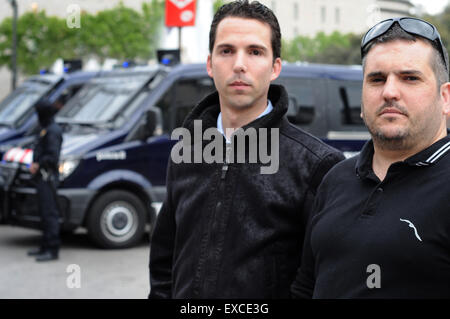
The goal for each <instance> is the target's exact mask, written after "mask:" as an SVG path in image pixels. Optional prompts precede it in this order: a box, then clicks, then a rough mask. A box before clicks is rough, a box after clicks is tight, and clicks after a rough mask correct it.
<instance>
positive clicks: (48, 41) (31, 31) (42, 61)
mask: <svg viewBox="0 0 450 319" xmlns="http://www.w3.org/2000/svg"><path fill="white" fill-rule="evenodd" d="M163 16H164V1H163V0H152V1H149V2H146V3H144V4H143V5H142V11H141V12H137V11H135V10H133V9H130V8H127V7H125V6H124V5H123V4H122V3H120V4H119V5H118V6H116V7H115V8H113V9H109V10H105V11H101V12H99V13H97V14H96V15H92V14H88V13H82V14H81V19H80V22H81V28H73V29H70V28H69V27H67V24H66V19H65V18H58V17H50V16H47V15H46V13H45V11H41V12H39V13H31V12H28V13H25V14H24V15H22V16H20V17H19V19H18V22H17V42H18V56H17V65H18V68H19V71H20V72H22V73H25V74H33V73H37V72H38V71H39V69H42V68H49V67H50V66H51V65H52V64H53V63H54V61H55V60H56V59H57V58H64V59H74V58H88V57H97V58H100V59H101V60H102V59H105V58H107V57H108V58H116V59H120V60H124V59H128V60H139V59H140V60H148V59H150V58H152V57H154V56H155V51H156V48H157V46H158V43H157V35H158V31H159V28H160V27H161V26H162V23H161V21H162V18H163ZM11 47H12V19H11V18H6V19H4V20H3V21H2V23H1V24H0V65H7V66H8V67H10V68H11V65H10V64H11V53H12V49H11Z"/></svg>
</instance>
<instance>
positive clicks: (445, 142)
mask: <svg viewBox="0 0 450 319" xmlns="http://www.w3.org/2000/svg"><path fill="white" fill-rule="evenodd" d="M449 153H450V130H447V136H446V137H444V138H442V139H440V140H439V141H437V142H435V143H434V144H432V145H430V146H429V147H427V148H426V149H424V150H422V151H420V152H419V153H417V154H414V155H413V156H411V157H408V158H407V159H406V160H404V161H403V163H404V164H407V165H409V166H431V165H434V164H436V163H437V162H438V161H439V160H441V159H442V158H444V157H445V155H448V154H449ZM373 154H374V148H373V141H372V140H369V141H368V142H367V143H366V144H365V145H364V147H363V148H362V150H361V153H360V154H359V156H358V159H357V161H356V165H355V169H356V174H357V175H359V176H361V177H366V176H367V175H368V174H369V173H370V172H372V160H373Z"/></svg>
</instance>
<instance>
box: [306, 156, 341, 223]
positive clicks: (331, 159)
mask: <svg viewBox="0 0 450 319" xmlns="http://www.w3.org/2000/svg"><path fill="white" fill-rule="evenodd" d="M344 159H345V157H344V155H343V154H342V153H341V152H339V151H337V150H336V151H335V152H332V153H329V154H328V155H327V156H325V157H324V158H323V159H322V160H321V161H320V162H319V163H318V165H317V167H316V169H315V170H314V172H313V173H312V174H311V179H310V181H309V187H308V190H307V191H306V195H305V196H306V197H305V200H304V204H303V207H302V220H303V228H302V229H303V230H304V229H305V228H306V225H307V223H308V221H309V220H310V219H311V218H312V216H313V214H314V212H313V205H314V201H315V198H316V193H317V189H318V188H319V185H320V183H321V182H322V179H323V178H324V176H325V175H326V174H327V173H328V171H329V170H330V169H331V168H332V167H333V166H334V165H336V164H337V163H339V162H340V161H342V160H344Z"/></svg>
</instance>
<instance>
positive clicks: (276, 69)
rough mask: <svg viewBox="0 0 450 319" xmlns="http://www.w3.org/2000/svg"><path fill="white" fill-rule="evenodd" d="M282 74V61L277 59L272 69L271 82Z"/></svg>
mask: <svg viewBox="0 0 450 319" xmlns="http://www.w3.org/2000/svg"><path fill="white" fill-rule="evenodd" d="M280 73H281V59H280V58H276V59H275V62H274V63H273V67H272V76H271V77H270V81H273V80H275V79H276V78H278V76H279V75H280Z"/></svg>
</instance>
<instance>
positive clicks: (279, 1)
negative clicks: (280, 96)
mask: <svg viewBox="0 0 450 319" xmlns="http://www.w3.org/2000/svg"><path fill="white" fill-rule="evenodd" d="M230 1H231V0H227V2H230ZM260 2H261V3H264V4H265V5H266V6H268V7H269V8H271V9H272V10H273V11H274V12H275V14H276V15H277V17H278V21H279V23H280V28H281V34H282V36H283V39H285V40H289V39H292V38H294V37H296V36H298V35H302V36H310V37H312V36H315V35H316V34H317V33H318V32H324V33H326V34H329V33H332V32H333V31H339V32H341V33H355V34H360V33H364V32H365V31H367V29H368V28H369V27H371V26H373V25H374V24H376V23H377V22H379V21H382V20H384V19H387V18H392V17H396V16H405V15H410V14H411V12H412V11H413V10H414V5H413V4H412V3H411V2H410V1H406V0H260Z"/></svg>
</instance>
